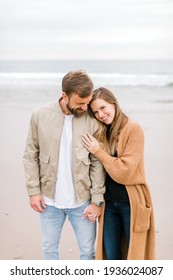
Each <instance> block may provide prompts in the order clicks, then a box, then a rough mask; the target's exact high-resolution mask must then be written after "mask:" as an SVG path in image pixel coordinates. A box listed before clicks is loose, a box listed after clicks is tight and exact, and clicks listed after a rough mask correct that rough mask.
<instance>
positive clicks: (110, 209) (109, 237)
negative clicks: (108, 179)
mask: <svg viewBox="0 0 173 280" xmlns="http://www.w3.org/2000/svg"><path fill="white" fill-rule="evenodd" d="M123 231H124V233H125V238H126V244H127V246H129V240H130V204H129V203H126V202H111V201H108V202H106V208H105V216H104V231H103V240H104V248H105V254H106V259H107V260H121V259H122V254H121V235H122V232H123Z"/></svg>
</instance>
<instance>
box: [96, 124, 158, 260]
mask: <svg viewBox="0 0 173 280" xmlns="http://www.w3.org/2000/svg"><path fill="white" fill-rule="evenodd" d="M117 153H118V157H111V156H109V155H108V154H107V153H106V152H104V151H103V150H102V149H99V150H98V151H97V152H96V153H95V156H96V157H97V158H98V159H99V160H100V161H101V162H102V164H103V165H104V167H105V169H106V171H107V172H108V173H109V174H110V176H111V177H112V178H113V179H114V180H115V181H117V182H119V183H120V184H123V185H125V186H126V189H127V192H128V195H129V199H130V208H131V220H130V244H129V250H128V252H127V248H126V246H125V242H124V239H122V248H123V258H124V259H129V260H152V259H155V225H154V213H153V206H152V199H151V195H150V191H149V188H148V185H147V182H146V179H145V173H144V135H143V131H142V129H141V127H140V126H139V125H138V124H136V123H134V122H132V121H130V120H129V121H128V123H127V124H126V125H125V127H124V128H123V129H122V130H121V132H120V135H119V141H118V147H117ZM103 223H104V211H103V214H102V216H101V217H100V223H99V233H98V246H97V259H104V248H103V236H102V234H103Z"/></svg>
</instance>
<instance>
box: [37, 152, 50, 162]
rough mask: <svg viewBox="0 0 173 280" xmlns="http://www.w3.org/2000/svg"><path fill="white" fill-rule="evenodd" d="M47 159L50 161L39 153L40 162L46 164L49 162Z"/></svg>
mask: <svg viewBox="0 0 173 280" xmlns="http://www.w3.org/2000/svg"><path fill="white" fill-rule="evenodd" d="M49 159H50V157H49V156H47V155H44V154H42V153H40V155H39V160H40V161H42V162H44V163H48V162H49Z"/></svg>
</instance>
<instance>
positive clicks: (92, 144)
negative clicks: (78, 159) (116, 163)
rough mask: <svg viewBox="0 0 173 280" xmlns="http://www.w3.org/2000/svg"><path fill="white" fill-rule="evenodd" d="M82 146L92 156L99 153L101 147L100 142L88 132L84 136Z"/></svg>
mask: <svg viewBox="0 0 173 280" xmlns="http://www.w3.org/2000/svg"><path fill="white" fill-rule="evenodd" d="M82 144H83V145H84V146H85V148H87V150H88V151H89V152H90V153H92V154H95V152H97V150H98V149H99V147H100V145H99V143H98V141H97V140H96V139H95V138H94V137H93V136H92V135H91V134H89V133H88V132H87V134H84V135H83V136H82Z"/></svg>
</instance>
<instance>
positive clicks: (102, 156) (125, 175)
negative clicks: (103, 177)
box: [95, 124, 144, 185]
mask: <svg viewBox="0 0 173 280" xmlns="http://www.w3.org/2000/svg"><path fill="white" fill-rule="evenodd" d="M119 142H120V143H119V144H120V145H122V146H123V148H122V153H121V155H118V157H113V156H111V155H109V154H107V153H106V152H105V151H104V150H103V149H101V148H99V150H98V151H97V152H96V153H95V156H96V157H97V158H98V159H99V160H100V161H101V162H102V164H103V166H104V168H105V170H106V171H107V173H109V175H110V176H111V177H112V179H113V180H115V181H116V182H118V183H120V184H124V185H130V184H134V183H143V181H144V179H143V178H142V175H141V172H140V169H139V163H140V162H142V161H143V150H144V134H143V131H142V129H141V127H140V126H139V125H138V124H133V125H130V126H129V127H128V128H127V129H126V131H125V132H123V133H120V137H119Z"/></svg>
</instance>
